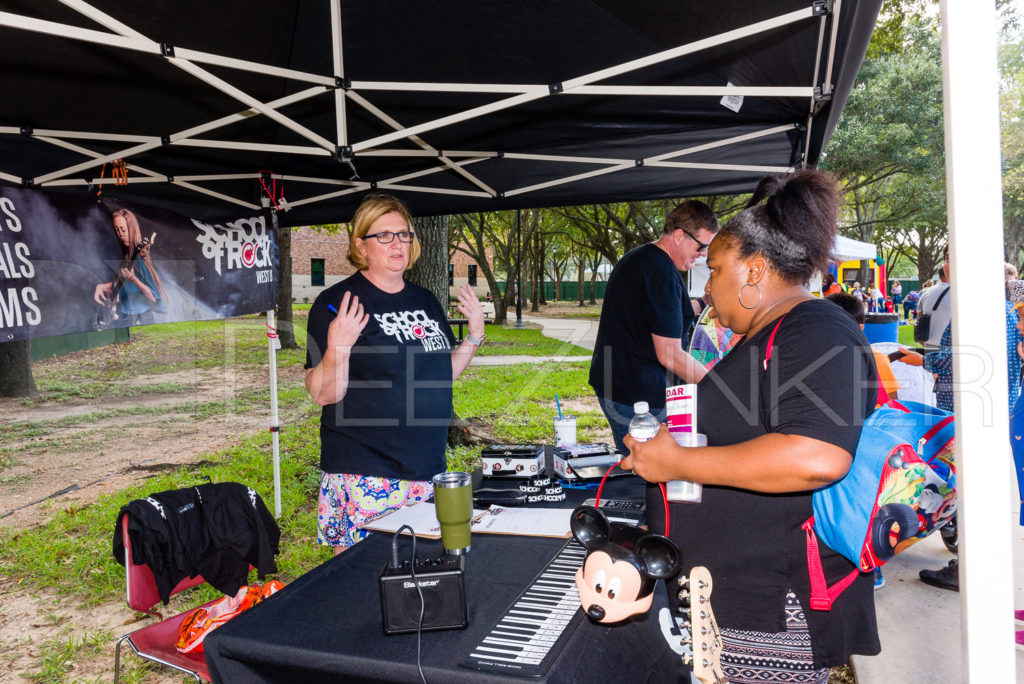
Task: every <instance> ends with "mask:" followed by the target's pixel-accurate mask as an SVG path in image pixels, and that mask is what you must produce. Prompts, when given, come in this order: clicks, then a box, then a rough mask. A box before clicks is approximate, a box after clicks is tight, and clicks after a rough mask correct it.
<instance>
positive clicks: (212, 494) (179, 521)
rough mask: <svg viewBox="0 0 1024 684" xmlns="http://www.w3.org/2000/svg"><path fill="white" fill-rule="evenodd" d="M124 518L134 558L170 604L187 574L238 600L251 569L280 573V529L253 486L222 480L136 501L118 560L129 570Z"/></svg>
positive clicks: (118, 540)
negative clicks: (150, 573) (125, 558)
mask: <svg viewBox="0 0 1024 684" xmlns="http://www.w3.org/2000/svg"><path fill="white" fill-rule="evenodd" d="M125 515H127V516H129V518H128V536H129V538H130V540H131V546H132V558H133V559H134V560H135V561H136V563H140V564H141V563H145V564H146V565H148V566H149V569H150V570H152V571H153V579H154V580H155V582H156V587H157V592H158V593H159V594H160V599H161V600H162V601H163V602H164V604H165V605H166V604H167V601H168V599H169V598H170V596H171V590H172V589H173V588H174V587H175V586H176V585H177V584H178V583H179V582H181V581H182V580H183V579H185V578H187V577H195V576H196V575H202V576H203V578H204V579H205V580H206V581H207V582H208V583H210V585H212V586H213V588H214V589H216V590H217V591H219V592H221V593H223V594H227V595H229V596H233V595H234V594H236V593H238V589H239V588H240V587H242V586H243V585H245V584H246V582H247V581H248V576H249V565H250V564H252V565H253V566H255V567H256V569H257V570H258V571H259V577H260V579H263V578H264V577H266V576H267V574H269V573H275V572H277V565H276V564H275V563H274V557H275V556H276V555H277V552H278V548H279V546H280V540H281V531H280V530H279V529H278V527H277V521H275V520H274V516H273V515H271V514H270V511H268V510H267V507H266V505H265V504H264V503H263V499H262V498H261V497H260V495H259V494H257V493H256V492H255V491H254V490H253V489H252V488H251V487H247V486H245V485H242V484H239V483H237V482H218V483H214V484H203V485H199V486H196V487H186V488H184V489H171V490H167V491H163V492H156V493H153V494H150V495H149V496H147V497H146V498H145V499H135V500H134V501H129V502H128V503H127V504H125V505H124V506H122V507H121V510H120V512H119V513H118V514H117V524H116V526H115V527H114V546H113V550H114V559H115V560H117V562H118V563H121V564H122V565H123V564H124V555H125V546H124V538H123V536H122V529H121V518H122V517H123V516H125Z"/></svg>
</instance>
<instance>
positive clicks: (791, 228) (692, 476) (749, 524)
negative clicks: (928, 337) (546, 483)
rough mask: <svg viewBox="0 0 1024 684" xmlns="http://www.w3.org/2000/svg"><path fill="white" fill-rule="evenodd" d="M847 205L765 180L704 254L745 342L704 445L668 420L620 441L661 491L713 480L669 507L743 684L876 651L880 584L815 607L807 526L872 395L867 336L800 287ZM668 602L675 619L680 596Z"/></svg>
mask: <svg viewBox="0 0 1024 684" xmlns="http://www.w3.org/2000/svg"><path fill="white" fill-rule="evenodd" d="M765 200H767V201H766V202H765V203H762V202H763V201H765ZM839 200H840V195H839V191H838V187H837V185H836V182H835V180H834V179H833V178H832V176H830V175H828V174H826V173H824V172H821V171H817V170H804V171H798V172H796V173H794V174H791V175H789V176H786V177H783V178H767V179H765V180H762V181H761V183H760V184H759V185H758V187H757V189H756V190H755V192H754V194H753V196H752V198H751V200H750V203H749V204H748V208H747V209H745V210H744V211H742V212H741V213H740V214H738V215H737V216H735V217H734V218H733V219H731V220H730V221H729V223H728V224H726V226H725V227H724V228H723V229H722V231H721V232H720V233H719V234H718V235H717V236H716V237H715V239H714V241H713V242H712V244H711V249H710V251H709V254H708V268H709V270H710V273H711V277H710V280H709V281H708V284H707V285H706V287H705V289H706V291H707V292H709V293H710V294H711V302H712V306H713V307H714V310H715V312H716V314H717V316H718V319H719V321H720V322H721V323H722V325H724V326H727V327H729V328H731V329H732V330H733V331H734V332H736V333H737V334H741V335H743V339H742V340H741V341H740V342H739V343H738V344H737V345H736V346H735V347H734V348H733V349H732V351H730V352H729V354H728V355H727V356H725V357H724V358H723V359H722V360H721V361H719V362H718V363H717V364H716V365H715V366H714V367H713V368H711V370H709V371H708V374H707V376H706V377H705V378H704V379H703V380H702V381H701V382H700V383H699V385H698V387H697V396H698V397H699V401H698V403H697V412H698V413H697V425H698V427H699V429H700V432H702V433H705V434H706V435H707V438H708V446H707V447H692V448H687V447H681V446H678V445H677V444H676V442H675V440H674V439H673V438H672V436H671V435H670V433H669V431H668V428H667V427H666V426H665V425H662V426H661V429H660V431H659V433H658V435H657V436H655V437H654V438H653V439H651V440H650V441H646V442H637V441H636V440H634V439H633V438H632V437H629V436H627V437H626V439H625V442H626V446H627V447H628V448H629V450H630V452H629V456H627V457H626V458H625V459H624V460H623V461H622V463H621V467H623V468H624V469H632V470H633V471H634V472H635V473H636V474H637V475H639V476H641V477H643V478H644V479H645V480H647V481H648V482H651V483H657V482H667V481H670V480H689V481H694V482H701V483H704V488H703V500H702V501H701V503H700V504H691V503H670V504H669V513H670V516H671V520H670V527H671V530H670V532H671V539H672V540H673V541H674V542H676V544H677V545H678V547H679V550H680V554H681V556H682V559H683V562H684V573H686V572H688V568H689V567H690V566H695V565H701V566H706V567H707V568H708V570H709V571H710V572H711V576H712V577H713V578H714V580H715V587H714V598H713V604H714V612H715V616H716V618H717V621H718V624H719V626H720V627H721V636H722V658H721V659H722V668H723V671H724V674H725V678H726V679H727V680H728V681H729V682H732V683H733V684H744V683H748V682H758V683H762V682H794V681H800V682H805V683H808V684H815V683H820V684H824V683H825V682H826V681H827V680H828V675H829V668H830V667H832V666H837V665H842V664H844V663H846V662H847V660H848V659H849V657H850V655H851V654H854V653H859V654H865V655H873V654H876V653H878V652H879V650H880V645H879V641H878V632H877V628H876V624H875V608H874V593H873V591H872V583H871V577H870V575H868V574H866V573H865V574H861V575H859V576H857V578H856V579H855V580H854V581H853V583H852V584H851V585H850V586H849V587H848V588H847V589H846V590H845V591H844V592H843V593H842V594H840V595H839V596H838V597H837V599H836V601H835V603H834V604H833V606H832V609H831V610H830V611H818V610H811V609H810V607H809V606H810V603H809V601H810V580H809V575H808V565H807V547H806V537H805V534H804V531H803V530H802V529H801V525H802V523H803V522H804V521H806V520H807V519H808V518H809V517H810V516H811V514H812V509H811V492H812V491H813V490H814V489H817V488H819V487H824V486H827V485H829V484H830V483H832V482H835V481H836V480H839V479H840V478H842V477H843V476H845V475H846V473H847V471H848V470H849V468H850V464H851V463H852V460H853V454H854V453H855V451H856V448H857V442H858V440H859V438H860V431H861V426H862V424H863V422H864V418H866V417H867V416H868V414H870V413H871V411H872V410H873V409H874V405H875V400H876V399H877V396H878V395H877V391H876V390H875V388H877V386H878V378H877V374H876V371H875V364H874V362H873V360H872V355H871V347H870V345H868V343H867V340H866V339H865V338H864V333H863V332H861V330H860V329H859V328H858V327H857V325H856V323H854V322H853V320H852V319H851V318H850V317H849V316H848V315H847V314H846V313H844V312H843V311H842V310H840V309H839V308H838V307H836V306H835V305H834V304H833V303H831V302H827V301H824V300H821V299H818V298H816V297H813V296H812V295H811V293H810V292H809V291H808V290H807V288H806V285H805V283H807V282H809V281H810V279H811V277H812V276H813V274H814V273H815V272H816V271H820V270H822V267H823V266H824V265H825V264H826V262H827V260H828V259H829V255H830V252H831V250H832V245H833V241H834V239H835V234H836V216H837V213H838V205H839ZM769 348H770V349H771V352H770V354H769V351H768V350H769ZM769 357H770V358H769ZM647 491H648V496H647V519H648V521H649V524H650V527H651V530H652V531H654V532H658V533H664V532H665V529H664V528H665V524H666V523H665V520H664V518H665V516H664V505H663V503H662V499H661V494H660V491H659V490H658V488H657V487H653V486H652V487H648V488H647ZM822 564H823V568H824V572H825V575H826V581H827V582H829V583H830V584H831V583H834V582H836V581H838V579H839V578H840V577H843V576H846V575H848V574H850V573H851V572H852V571H853V570H854V569H855V566H854V564H852V563H851V562H850V561H848V560H847V559H845V558H843V557H842V556H840V555H839V554H837V553H835V552H834V551H832V550H831V549H828V548H827V547H824V546H823V547H822ZM673 584H674V583H673ZM669 603H670V607H671V609H672V610H673V612H674V611H675V610H677V609H678V600H677V596H676V592H675V591H670V592H669ZM665 647H666V648H667V647H668V644H665ZM697 657H700V655H699V654H698V655H697ZM642 679H644V677H643V673H639V674H638V680H642ZM664 679H665V677H664V674H663V673H662V675H661V677H660V680H664ZM673 681H675V680H673Z"/></svg>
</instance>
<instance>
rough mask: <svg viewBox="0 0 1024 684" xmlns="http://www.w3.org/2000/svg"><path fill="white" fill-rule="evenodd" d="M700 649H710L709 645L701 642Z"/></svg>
mask: <svg viewBox="0 0 1024 684" xmlns="http://www.w3.org/2000/svg"><path fill="white" fill-rule="evenodd" d="M700 650H702V651H706V650H708V645H707V644H701V645H700Z"/></svg>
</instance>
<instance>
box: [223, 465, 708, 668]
mask: <svg viewBox="0 0 1024 684" xmlns="http://www.w3.org/2000/svg"><path fill="white" fill-rule="evenodd" d="M626 479H627V478H623V480H626ZM628 480H631V481H632V480H633V478H628ZM627 489H629V490H631V493H633V494H636V493H637V492H642V488H640V489H637V488H636V482H635V481H633V482H623V481H622V480H620V481H618V482H615V483H611V482H610V484H609V486H608V488H606V492H605V494H604V496H606V497H610V496H621V495H622V494H623V493H624V492H625V491H626V490H627ZM592 494H593V493H592V492H590V493H586V492H574V493H573V494H572V495H571V496H570V497H569V501H567V503H572V502H573V500H582V498H583V497H584V496H592ZM564 543H565V540H560V539H545V538H539V537H520V536H508V535H493V534H477V535H473V549H472V551H471V552H470V553H469V554H468V555H467V557H466V576H465V578H466V596H467V604H468V610H469V623H470V624H469V627H468V628H466V629H463V630H447V631H439V632H424V633H423V636H422V639H423V641H422V664H423V671H424V674H425V676H426V679H427V681H428V682H434V683H441V682H445V683H447V682H485V681H496V682H514V681H520V682H521V681H524V678H521V677H510V676H507V675H498V674H490V673H482V672H477V671H474V670H471V669H468V668H464V667H460V666H459V665H458V664H457V663H458V662H459V661H460V660H462V659H463V658H464V657H465V656H466V655H467V654H468V653H469V652H470V651H471V650H472V649H473V647H474V646H476V644H477V643H478V642H479V641H480V640H481V639H482V638H483V637H484V635H485V634H486V633H487V632H488V631H489V630H490V629H491V627H492V626H493V625H494V623H495V622H496V621H497V620H498V619H499V617H501V615H502V614H503V613H504V611H505V609H506V608H507V607H508V606H509V604H510V603H511V602H512V601H513V600H514V599H515V598H516V597H517V596H518V595H519V593H520V592H521V591H522V590H523V589H524V588H525V587H526V586H527V585H528V584H529V583H530V582H531V581H532V580H533V578H534V577H535V576H536V575H537V573H538V572H540V570H541V569H542V568H543V567H544V566H545V565H546V564H547V562H548V561H549V560H550V559H551V558H552V556H554V555H555V553H557V551H558V550H559V549H560V548H561V547H562V545H563V544H564ZM399 546H400V550H401V553H402V556H403V557H406V556H407V555H408V553H409V549H410V546H411V544H410V541H409V540H408V539H403V540H402V541H401V542H400V544H399ZM390 552H391V535H388V534H371V535H370V536H369V537H368V538H367V539H366V540H364V541H362V542H360V543H359V544H357V545H356V546H354V547H353V548H351V549H349V550H348V551H346V552H345V553H343V554H341V555H340V556H337V557H335V558H332V559H331V560H329V561H327V562H326V563H324V564H322V565H321V566H319V567H317V568H314V569H313V570H311V571H310V572H308V573H306V574H305V575H303V576H302V577H300V578H298V579H297V580H295V581H294V582H292V583H291V584H290V585H289V586H288V587H286V588H285V589H283V590H282V591H280V592H278V593H277V594H275V595H274V596H272V597H270V598H269V599H267V600H266V601H264V602H263V603H260V604H259V605H257V606H255V607H254V608H252V609H251V610H249V611H247V612H245V613H242V614H241V615H239V616H238V617H236V618H235V619H234V620H232V621H231V622H229V623H227V624H226V625H224V626H223V627H221V628H220V629H218V630H216V631H215V632H212V633H211V634H210V635H209V636H208V637H207V638H206V641H205V642H204V647H205V652H206V660H207V663H208V665H209V667H210V674H211V675H212V677H213V679H214V681H215V682H232V683H234V682H245V683H248V682H282V683H284V682H288V683H291V682H301V683H302V684H306V683H312V682H342V681H344V682H350V681H351V682H416V681H419V674H418V672H417V670H416V635H415V634H403V635H394V636H384V634H383V630H382V627H381V609H380V591H379V588H378V577H379V576H380V573H381V570H382V569H383V568H384V565H385V563H386V562H387V560H388V558H389V557H390ZM440 553H441V546H440V542H439V541H431V540H423V539H420V540H418V542H417V554H418V555H419V556H420V557H428V556H430V555H438V554H440ZM665 604H666V602H665V601H664V597H663V590H660V591H656V592H655V606H654V607H653V608H652V610H651V611H650V612H649V613H647V615H646V616H644V617H643V618H642V619H634V620H633V621H631V622H628V623H626V624H624V625H618V626H613V627H603V626H598V625H595V624H593V623H591V622H589V621H588V620H584V621H583V622H582V623H581V624H580V626H579V627H578V628H577V629H576V631H575V633H574V634H573V636H572V638H571V639H570V640H569V642H568V643H567V644H566V646H565V647H564V649H563V650H562V652H561V653H560V655H559V656H558V658H557V659H556V660H555V662H554V664H553V665H552V666H551V668H550V669H549V670H548V672H547V674H546V676H545V677H543V678H540V680H539V681H547V682H620V681H621V682H626V681H628V682H643V681H651V682H654V681H667V682H675V681H689V671H688V670H685V669H683V668H682V667H681V666H680V665H679V657H678V656H676V655H674V654H672V653H671V652H670V651H668V649H666V648H665V641H664V638H663V637H662V635H661V627H660V626H659V610H660V608H661V607H663V606H665ZM528 679H529V680H533V681H538V680H537V679H536V678H528Z"/></svg>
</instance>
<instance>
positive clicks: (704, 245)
mask: <svg viewBox="0 0 1024 684" xmlns="http://www.w3.org/2000/svg"><path fill="white" fill-rule="evenodd" d="M679 230H681V231H683V232H684V233H686V234H687V235H689V236H690V239H691V240H693V241H694V242H696V243H697V251H698V252H706V251H708V247H710V246H711V243H710V242H701V241H700V240H698V239H697V237H696V236H695V235H694V234H693V233H691V232H690V231H688V230H686V229H685V228H680V229H679Z"/></svg>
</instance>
